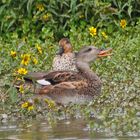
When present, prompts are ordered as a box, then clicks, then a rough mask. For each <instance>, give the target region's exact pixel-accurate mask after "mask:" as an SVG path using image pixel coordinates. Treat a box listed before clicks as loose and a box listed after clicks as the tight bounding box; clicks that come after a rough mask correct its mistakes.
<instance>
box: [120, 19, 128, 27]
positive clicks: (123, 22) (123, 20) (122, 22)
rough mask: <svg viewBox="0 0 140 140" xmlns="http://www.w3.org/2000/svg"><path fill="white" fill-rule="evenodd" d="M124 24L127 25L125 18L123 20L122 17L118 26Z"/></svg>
mask: <svg viewBox="0 0 140 140" xmlns="http://www.w3.org/2000/svg"><path fill="white" fill-rule="evenodd" d="M126 25H127V22H126V20H125V19H122V20H121V21H120V26H121V27H122V28H125V27H126Z"/></svg>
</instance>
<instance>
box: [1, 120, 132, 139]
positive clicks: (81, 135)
mask: <svg viewBox="0 0 140 140" xmlns="http://www.w3.org/2000/svg"><path fill="white" fill-rule="evenodd" d="M0 139H2V140H4V139H5V140H47V139H49V140H59V139H62V140H77V139H79V140H86V139H87V140H88V139H96V140H102V139H110V140H129V139H128V138H107V137H105V134H103V133H97V132H96V133H95V132H92V133H91V132H90V131H89V130H88V127H87V125H86V122H85V121H84V120H82V119H73V120H65V121H64V120H61V121H58V122H57V123H56V124H55V125H49V124H48V122H47V121H33V122H32V123H31V124H28V125H26V127H25V125H23V123H19V122H12V123H8V124H6V123H4V124H1V125H0ZM130 140H132V138H130ZM133 140H134V138H133Z"/></svg>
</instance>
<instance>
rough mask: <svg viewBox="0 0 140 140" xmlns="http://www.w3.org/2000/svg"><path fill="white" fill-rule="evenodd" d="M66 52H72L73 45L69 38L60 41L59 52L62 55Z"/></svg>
mask: <svg viewBox="0 0 140 140" xmlns="http://www.w3.org/2000/svg"><path fill="white" fill-rule="evenodd" d="M66 53H72V45H71V43H70V41H69V39H68V38H62V39H61V40H60V41H59V51H58V53H57V54H58V55H62V54H66Z"/></svg>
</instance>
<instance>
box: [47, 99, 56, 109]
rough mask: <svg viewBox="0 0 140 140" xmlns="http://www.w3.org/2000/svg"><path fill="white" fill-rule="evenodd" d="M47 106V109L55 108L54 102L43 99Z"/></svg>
mask: <svg viewBox="0 0 140 140" xmlns="http://www.w3.org/2000/svg"><path fill="white" fill-rule="evenodd" d="M44 101H45V102H46V103H47V104H48V107H49V108H54V107H55V102H54V101H52V100H49V99H45V100H44Z"/></svg>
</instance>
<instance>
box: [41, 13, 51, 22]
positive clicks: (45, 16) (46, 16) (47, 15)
mask: <svg viewBox="0 0 140 140" xmlns="http://www.w3.org/2000/svg"><path fill="white" fill-rule="evenodd" d="M42 19H43V20H45V21H46V20H48V19H49V14H48V13H47V14H45V15H43V17H42Z"/></svg>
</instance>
